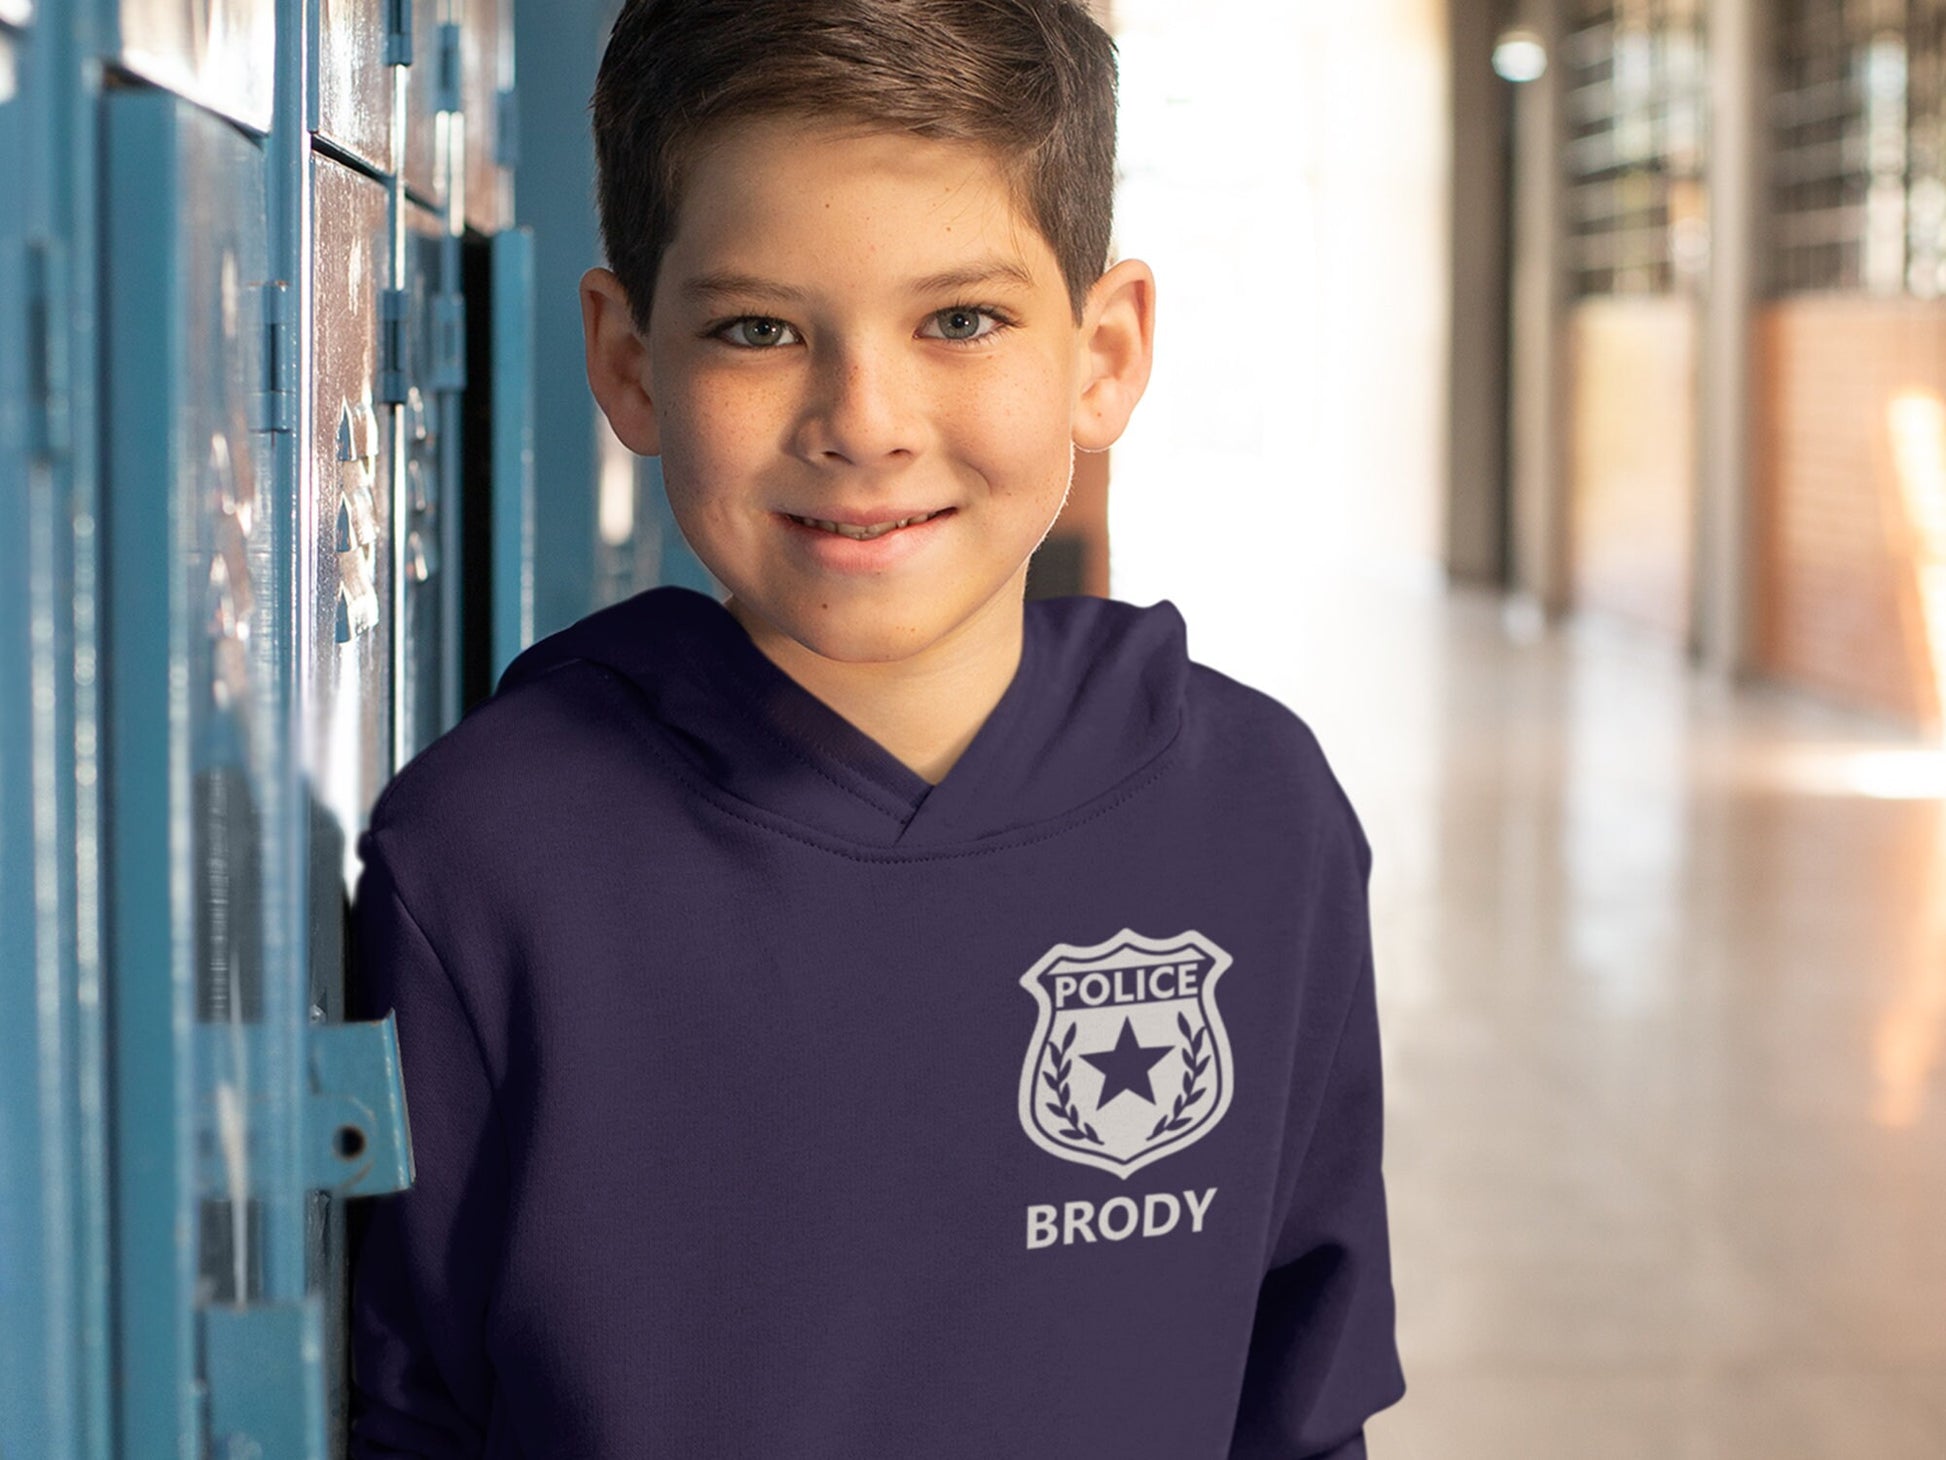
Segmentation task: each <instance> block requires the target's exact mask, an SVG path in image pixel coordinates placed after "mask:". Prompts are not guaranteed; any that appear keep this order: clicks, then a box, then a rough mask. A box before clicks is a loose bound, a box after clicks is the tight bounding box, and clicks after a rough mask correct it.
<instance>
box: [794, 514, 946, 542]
mask: <svg viewBox="0 0 1946 1460" xmlns="http://www.w3.org/2000/svg"><path fill="white" fill-rule="evenodd" d="M952 510H953V509H952V508H951V507H942V508H940V509H939V510H938V511H937V512H921V513H919V514H918V515H917V516H916V517H902V518H900V519H899V520H898V521H896V522H877V523H873V524H872V525H871V526H870V527H853V526H850V525H849V524H847V523H843V522H827V521H825V520H824V519H823V518H820V517H799V516H798V515H797V514H796V513H795V512H786V513H785V514H784V515H785V516H786V517H788V518H790V520H791V521H793V522H801V523H803V524H804V526H806V527H816V528H819V529H821V530H823V531H825V532H832V533H836V534H837V535H838V536H839V537H848V538H851V539H852V540H853V541H856V542H868V541H870V540H871V539H872V538H875V537H883V536H885V534H886V533H888V532H896V531H897V530H898V529H899V528H901V527H911V526H914V525H915V524H917V523H921V522H930V521H931V520H932V519H933V518H935V517H943V516H945V515H946V514H947V513H948V512H951V511H952Z"/></svg>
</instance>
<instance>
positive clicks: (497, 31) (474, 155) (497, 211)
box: [456, 0, 517, 233]
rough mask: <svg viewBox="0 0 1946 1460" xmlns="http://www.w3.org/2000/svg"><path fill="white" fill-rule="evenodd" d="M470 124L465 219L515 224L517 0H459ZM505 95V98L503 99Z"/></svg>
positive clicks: (486, 226)
mask: <svg viewBox="0 0 1946 1460" xmlns="http://www.w3.org/2000/svg"><path fill="white" fill-rule="evenodd" d="M456 3H458V4H462V5H463V6H464V7H465V15H464V17H463V18H462V20H461V21H460V32H461V39H460V71H461V78H462V80H461V103H462V105H463V106H464V108H465V113H464V120H465V130H466V221H467V223H468V225H470V226H471V227H473V228H476V229H478V230H479V231H480V232H481V233H498V232H499V231H500V230H502V229H504V228H511V227H513V221H514V210H513V161H514V153H515V149H516V143H517V139H516V138H515V136H514V135H513V108H512V105H511V99H512V95H513V84H514V29H513V26H514V14H513V0H456ZM503 98H505V100H503Z"/></svg>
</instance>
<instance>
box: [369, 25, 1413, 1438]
mask: <svg viewBox="0 0 1946 1460" xmlns="http://www.w3.org/2000/svg"><path fill="white" fill-rule="evenodd" d="M1114 90H1115V78H1114V59H1113V49H1112V46H1111V43H1110V42H1109V40H1108V38H1107V37H1106V36H1105V35H1104V34H1103V33H1102V32H1101V31H1100V30H1099V29H1098V28H1097V27H1096V25H1095V24H1094V23H1093V21H1091V20H1090V19H1089V18H1088V16H1087V14H1086V12H1085V11H1083V10H1082V9H1081V8H1080V7H1079V6H1078V5H1077V4H1075V3H1073V0H632V3H630V4H629V5H627V7H626V8H625V9H624V11H623V13H622V16H621V18H620V20H619V21H618V22H617V24H616V27H615V31H614V34H613V36H612V38H611V40H610V42H609V46H608V51H607V54H606V56H605V58H604V60H603V63H602V68H601V74H600V80H599V82H598V84H597V89H596V93H595V100H594V123H595V136H596V144H597V152H598V160H599V168H600V172H599V196H600V202H601V214H602V227H603V232H604V241H605V244H606V248H607V253H608V257H609V261H610V264H611V265H612V272H611V271H610V270H608V269H597V270H593V271H591V272H590V273H589V274H588V275H587V276H586V278H585V279H584V280H583V285H582V309H583V320H584V325H585V329H586V340H587V363H588V375H589V380H590V383H591V385H592V386H593V389H594V393H595V395H596V397H597V399H598V401H599V402H600V405H601V408H602V410H603V411H604V412H605V413H606V414H607V416H608V419H609V421H610V422H611V423H612V424H613V426H614V428H615V430H616V432H617V434H618V435H619V436H620V438H621V439H622V441H624V442H625V443H626V444H627V445H628V446H629V447H630V448H631V449H633V450H634V451H636V452H638V453H641V454H645V455H659V456H660V457H661V459H662V467H663V474H664V480H665V482H666V485H667V490H668V494H669V500H670V504H671V507H672V509H673V511H674V514H675V517H676V521H677V523H678V525H679V526H680V527H681V529H682V532H683V534H684V536H685V537H686V538H687V539H688V541H689V543H690V544H691V546H692V547H693V548H694V549H695V551H696V553H697V554H698V556H699V557H700V558H701V559H702V560H703V561H704V562H705V563H706V564H707V565H708V567H709V568H710V570H711V571H712V572H713V573H714V574H715V575H716V577H717V578H718V580H720V581H721V582H722V583H723V584H724V585H725V586H726V587H727V588H728V589H729V590H730V594H729V597H728V598H727V600H726V601H725V602H721V603H719V602H718V601H717V600H716V599H714V598H713V597H710V596H708V595H705V594H699V593H696V592H694V591H692V590H689V589H685V588H680V587H663V588H656V589H652V590H649V591H647V592H645V593H642V594H638V595H636V596H635V597H634V598H631V599H629V600H627V601H626V602H623V603H619V604H615V605H612V606H610V607H608V608H604V609H602V610H600V611H598V612H596V613H593V614H591V615H589V616H588V617H587V618H585V619H583V620H582V621H581V622H580V623H578V624H576V625H574V626H573V627H571V628H569V629H567V630H565V631H563V632H561V633H557V634H554V635H552V636H550V637H548V638H546V639H543V640H542V641H540V642H539V643H537V644H535V645H533V646H532V647H530V648H529V649H528V650H527V651H526V652H524V653H523V654H521V655H520V656H519V657H518V658H517V659H516V660H515V661H514V663H513V664H512V665H510V666H509V668H508V671H507V673H506V675H505V676H504V677H503V679H502V682H501V685H500V687H499V690H498V692H497V694H496V695H495V696H494V698H493V699H492V700H490V701H489V702H488V703H486V704H484V705H482V706H480V707H479V708H478V709H476V710H475V711H474V712H473V713H471V714H469V715H468V716H467V717H466V719H465V721H464V722H463V723H462V724H461V725H459V726H457V727H455V729H454V730H453V731H452V732H450V733H449V734H448V735H446V736H444V737H442V738H441V740H440V741H438V742H437V743H436V744H434V745H432V746H431V747H429V748H428V749H427V750H426V751H425V752H424V753H423V754H422V755H420V756H419V757H418V758H417V759H415V760H414V762H413V763H412V764H411V765H410V766H408V767H407V768H406V769H405V770H404V771H402V772H401V773H400V775H398V776H397V777H395V778H394V780H393V781H392V783H391V785H389V786H388V787H387V789H386V791H385V793H384V794H383V795H382V796H381V797H380V798H379V800H378V803H377V805H376V806H375V807H374V808H373V811H372V815H371V826H370V829H369V830H368V831H367V832H366V833H365V834H364V836H363V837H362V838H361V839H360V843H359V845H360V850H361V853H362V855H363V857H364V859H365V866H364V872H363V875H362V877H361V880H360V885H359V894H358V899H357V903H358V907H357V930H358V947H359V950H360V955H359V956H360V962H361V964H362V966H363V975H364V984H365V987H364V994H363V1000H364V1003H365V1006H366V1007H365V1011H364V1014H365V1017H378V1016H382V1015H383V1013H384V1012H385V1011H386V1010H387V1009H390V1008H396V1010H397V1012H398V1029H399V1041H400V1053H401V1058H402V1061H403V1075H404V1079H405V1084H406V1091H407V1097H408V1102H409V1105H408V1115H409V1118H410V1124H411V1131H412V1140H413V1148H414V1152H415V1157H416V1165H417V1173H416V1182H415V1185H414V1186H413V1188H412V1189H411V1190H410V1191H408V1192H405V1193H402V1194H400V1195H399V1196H398V1197H396V1198H392V1199H384V1200H381V1201H380V1202H378V1203H376V1204H375V1206H374V1209H373V1214H372V1219H371V1226H370V1229H369V1232H368V1234H367V1236H366V1238H365V1241H364V1244H363V1247H362V1251H361V1256H360V1260H359V1264H358V1271H357V1274H356V1278H355V1285H354V1294H353V1332H354V1343H353V1351H354V1366H355V1384H356V1390H357V1395H358V1398H359V1401H360V1410H361V1412H360V1413H359V1415H358V1416H357V1419H356V1423H355V1428H354V1436H355V1438H354V1442H353V1445H352V1453H353V1454H354V1455H355V1456H376V1455H397V1454H409V1455H429V1456H430V1455H437V1456H447V1455H469V1456H482V1455H484V1456H487V1457H492V1460H501V1457H512V1456H530V1457H538V1456H575V1457H603V1460H637V1457H648V1456H670V1457H678V1460H709V1457H792V1460H795V1457H806V1460H824V1457H830V1460H840V1457H842V1460H892V1457H898V1460H904V1457H927V1460H941V1457H954V1460H956V1457H967V1460H973V1457H979V1460H991V1457H1028V1460H1041V1457H1056V1456H1072V1457H1116V1460H1138V1457H1140V1460H1216V1457H1222V1456H1234V1457H1266V1460H1268V1457H1279V1460H1298V1457H1323V1456H1332V1457H1349V1456H1362V1455H1363V1454H1364V1453H1365V1444H1364V1439H1363V1426H1364V1423H1365V1420H1366V1418H1367V1417H1368V1416H1369V1415H1370V1414H1372V1413H1373V1412H1374V1411H1376V1410H1378V1409H1381V1408H1384V1407H1385V1406H1387V1405H1389V1404H1391V1403H1393V1402H1394V1401H1395V1400H1397V1399H1398V1398H1399V1397H1400V1396H1401V1395H1402V1394H1403V1392H1404V1379H1403V1376H1402V1374H1401V1372H1400V1367H1399V1362H1398V1357H1397V1353H1396V1350H1395V1347H1394V1342H1393V1295H1392V1288H1391V1275H1390V1264H1389V1255H1388V1246H1387V1232H1386V1212H1385V1199H1384V1190H1383V1182H1382V1179H1381V1174H1380V1147H1381V1100H1380V1070H1379V1045H1378V1027H1377V1021H1376V1013H1375V1001H1374V992H1373V983H1372V967H1371V955H1370V945H1369V939H1368V933H1367V923H1366V904H1365V886H1366V878H1367V874H1368V872H1369V867H1370V854H1369V850H1368V848H1367V845H1366V842H1365V839H1364V836H1363V834H1362V832H1361V831H1360V829H1359V824H1358V821H1357V818H1356V817H1355V815H1354V814H1353V812H1352V810H1351V808H1350V806H1349V805H1348V803H1347V802H1346V800H1345V798H1344V795H1343V793H1342V792H1341V790H1340V789H1339V787H1338V784H1337V782H1336V781H1335V779H1334V778H1333V777H1332V775H1331V772H1330V770H1329V769H1328V767H1327V765H1326V762H1325V760H1324V758H1323V756H1322V755H1321V753H1320V751H1319V749H1318V746H1317V743H1316V742H1315V740H1314V739H1313V738H1312V736H1311V734H1310V732H1309V731H1308V730H1307V729H1306V728H1305V726H1304V725H1303V723H1302V722H1301V721H1300V720H1299V719H1298V718H1297V717H1296V716H1295V715H1294V714H1292V713H1291V712H1290V711H1289V710H1287V709H1285V708H1284V707H1282V706H1281V705H1279V704H1277V703H1276V702H1275V701H1273V700H1271V699H1270V698H1269V697H1267V696H1265V695H1263V694H1260V693H1259V692H1257V691H1255V690H1252V689H1250V688H1247V687H1246V686H1244V685H1242V684H1240V683H1238V682H1236V681H1234V680H1232V679H1228V678H1226V677H1224V676H1223V675H1220V674H1218V673H1215V672H1214V671H1212V670H1209V669H1207V668H1205V667H1203V666H1200V665H1197V664H1194V663H1192V662H1191V661H1190V660H1189V659H1188V657H1187V653H1186V631H1185V627H1184V624H1183V621H1182V619H1181V617H1180V615H1179V614H1178V613H1177V612H1176V610H1175V608H1174V607H1173V605H1171V604H1169V603H1167V602H1166V601H1165V602H1162V603H1158V604H1155V605H1153V606H1150V607H1147V608H1140V607H1136V606H1134V605H1130V604H1125V603H1118V602H1114V601H1108V600H1097V599H1086V598H1062V599H1051V600H1041V601H1036V602H1034V603H1031V604H1028V603H1024V602H1023V595H1024V588H1025V575H1026V563H1027V558H1028V556H1029V554H1030V553H1031V552H1032V551H1033V550H1034V548H1035V547H1036V546H1037V545H1038V544H1039V542H1040V541H1041V538H1042V537H1043V535H1044V534H1045V533H1046V531H1047V530H1048V528H1049V526H1050V525H1051V524H1052V522H1053V521H1054V519H1055V517H1056V515H1057V514H1058V512H1059V510H1060V507H1061V505H1062V503H1063V501H1064V499H1065V495H1066V491H1067V486H1068V481H1069V472H1070V468H1071V462H1072V455H1071V453H1072V450H1073V449H1074V448H1079V449H1082V450H1089V451H1099V450H1103V449H1106V448H1107V447H1108V446H1109V445H1110V443H1112V442H1113V441H1114V440H1115V439H1116V438H1117V436H1119V435H1120V433H1121V431H1122V429H1123V426H1124V425H1125V423H1126V422H1127V420H1128V418H1129V414H1130V412H1131V411H1132V409H1133V408H1134V406H1135V403H1136V401H1137V399H1138V398H1139V397H1140V395H1141V393H1142V390H1143V388H1144V386H1145V384H1146V382H1147V379H1148V374H1149V366H1150V355H1151V343H1152V334H1153V310H1154V305H1153V298H1154V281H1153V278H1152V276H1151V274H1150V271H1149V270H1148V269H1147V268H1146V267H1145V266H1144V265H1142V264H1141V263H1139V262H1136V261H1134V260H1124V261H1121V262H1119V263H1117V264H1115V265H1114V266H1113V267H1112V268H1104V265H1105V263H1106V256H1107V249H1108V237H1109V216H1110V202H1111V197H1112V190H1113V182H1114V105H1115V95H1114ZM1186 485H1187V484H1186ZM901 524H902V525H901Z"/></svg>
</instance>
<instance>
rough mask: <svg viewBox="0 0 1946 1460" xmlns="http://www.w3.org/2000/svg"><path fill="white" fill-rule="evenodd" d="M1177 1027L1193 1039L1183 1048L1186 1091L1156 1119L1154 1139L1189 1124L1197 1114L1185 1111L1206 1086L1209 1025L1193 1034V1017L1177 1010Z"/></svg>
mask: <svg viewBox="0 0 1946 1460" xmlns="http://www.w3.org/2000/svg"><path fill="white" fill-rule="evenodd" d="M1176 1028H1178V1029H1180V1030H1181V1031H1182V1037H1183V1038H1184V1039H1186V1040H1188V1041H1189V1042H1188V1043H1187V1044H1185V1045H1184V1046H1183V1049H1182V1063H1183V1072H1182V1093H1181V1094H1180V1095H1178V1096H1176V1104H1175V1108H1174V1109H1173V1110H1171V1111H1170V1112H1169V1113H1168V1114H1167V1115H1165V1116H1163V1117H1162V1119H1161V1120H1158V1121H1157V1122H1156V1123H1155V1129H1154V1130H1152V1131H1150V1132H1149V1139H1150V1140H1154V1139H1155V1138H1156V1137H1157V1136H1159V1135H1161V1134H1162V1133H1163V1132H1164V1131H1179V1130H1181V1129H1182V1128H1183V1127H1184V1126H1186V1125H1189V1124H1190V1123H1191V1122H1192V1121H1194V1120H1195V1119H1196V1118H1197V1117H1196V1116H1194V1115H1185V1114H1183V1112H1184V1111H1185V1110H1187V1109H1188V1108H1189V1107H1190V1106H1192V1105H1194V1104H1195V1103H1196V1102H1197V1101H1198V1100H1201V1099H1202V1098H1203V1086H1202V1084H1201V1080H1200V1077H1201V1075H1202V1073H1203V1071H1204V1069H1205V1068H1206V1067H1207V1066H1208V1065H1209V1056H1208V1055H1207V1054H1204V1053H1201V1051H1202V1048H1203V1036H1204V1035H1205V1034H1208V1033H1209V1026H1208V1025H1207V1024H1205V1025H1204V1026H1203V1027H1202V1028H1201V1029H1198V1030H1197V1031H1196V1032H1195V1033H1194V1034H1191V1033H1190V1032H1189V1020H1188V1019H1186V1018H1184V1017H1183V1016H1182V1015H1181V1014H1177V1015H1176ZM1068 1032H1069V1033H1070V1034H1072V1033H1073V1032H1074V1031H1073V1030H1072V1029H1070V1030H1069V1031H1068Z"/></svg>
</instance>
